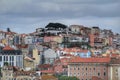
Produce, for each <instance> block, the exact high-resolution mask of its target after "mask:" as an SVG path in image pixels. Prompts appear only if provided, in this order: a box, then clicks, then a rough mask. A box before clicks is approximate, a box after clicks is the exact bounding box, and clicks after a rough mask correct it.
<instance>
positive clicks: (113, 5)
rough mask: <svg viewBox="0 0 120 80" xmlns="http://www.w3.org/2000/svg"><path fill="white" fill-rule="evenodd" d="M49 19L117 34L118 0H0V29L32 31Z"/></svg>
mask: <svg viewBox="0 0 120 80" xmlns="http://www.w3.org/2000/svg"><path fill="white" fill-rule="evenodd" d="M49 22H59V23H63V24H65V25H72V24H78V25H84V26H88V27H92V26H99V27H100V28H101V29H112V31H114V32H115V33H120V0H0V29H1V30H4V31H5V30H6V28H7V27H9V28H10V29H11V30H12V31H15V32H18V33H29V32H34V31H35V29H36V28H40V27H42V28H44V27H45V26H46V25H47V24H48V23H49Z"/></svg>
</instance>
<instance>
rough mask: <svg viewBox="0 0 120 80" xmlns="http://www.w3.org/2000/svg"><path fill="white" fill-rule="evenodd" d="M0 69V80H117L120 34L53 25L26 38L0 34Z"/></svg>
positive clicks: (83, 27) (3, 32)
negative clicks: (69, 78) (68, 78)
mask: <svg viewBox="0 0 120 80" xmlns="http://www.w3.org/2000/svg"><path fill="white" fill-rule="evenodd" d="M56 25H57V28H56ZM0 67H1V74H0V75H1V80H43V78H45V76H46V77H48V78H52V79H51V80H58V79H57V78H56V77H54V76H52V75H63V76H75V77H77V78H79V80H120V34H115V33H113V32H112V31H111V30H106V29H104V30H101V29H100V28H99V27H91V28H90V27H85V26H83V25H70V26H69V27H66V26H65V25H60V24H57V23H50V24H48V25H47V26H46V27H45V28H37V29H36V31H35V32H33V33H29V34H18V33H15V32H12V31H2V30H0ZM44 80H45V79H44ZM46 80H47V79H46Z"/></svg>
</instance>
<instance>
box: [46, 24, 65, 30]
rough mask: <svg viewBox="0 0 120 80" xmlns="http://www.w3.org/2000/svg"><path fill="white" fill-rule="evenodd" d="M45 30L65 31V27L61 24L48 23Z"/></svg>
mask: <svg viewBox="0 0 120 80" xmlns="http://www.w3.org/2000/svg"><path fill="white" fill-rule="evenodd" d="M45 28H48V29H59V28H60V29H65V28H67V26H66V25H64V24H61V23H49V24H48V25H47V26H45Z"/></svg>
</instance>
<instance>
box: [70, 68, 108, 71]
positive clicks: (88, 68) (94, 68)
mask: <svg viewBox="0 0 120 80" xmlns="http://www.w3.org/2000/svg"><path fill="white" fill-rule="evenodd" d="M72 69H74V70H80V69H81V70H86V71H87V70H96V68H70V70H72ZM97 70H98V68H97ZM104 70H106V69H105V68H104Z"/></svg>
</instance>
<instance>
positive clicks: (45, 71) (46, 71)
mask: <svg viewBox="0 0 120 80" xmlns="http://www.w3.org/2000/svg"><path fill="white" fill-rule="evenodd" d="M41 72H42V73H48V74H50V73H52V74H53V73H54V71H53V70H42V71H41Z"/></svg>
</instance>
